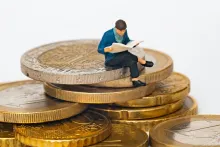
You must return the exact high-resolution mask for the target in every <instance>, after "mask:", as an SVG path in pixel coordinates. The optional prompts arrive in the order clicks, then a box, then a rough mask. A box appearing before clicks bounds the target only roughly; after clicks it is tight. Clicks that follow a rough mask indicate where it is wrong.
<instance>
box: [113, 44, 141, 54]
mask: <svg viewBox="0 0 220 147" xmlns="http://www.w3.org/2000/svg"><path fill="white" fill-rule="evenodd" d="M141 42H143V41H130V42H128V43H127V44H126V45H124V44H122V43H113V44H112V45H111V46H110V47H111V48H112V49H113V50H112V51H111V52H110V53H119V52H123V51H127V50H129V49H131V48H133V47H134V45H136V44H137V43H141Z"/></svg>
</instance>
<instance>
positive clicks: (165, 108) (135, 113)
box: [90, 99, 184, 120]
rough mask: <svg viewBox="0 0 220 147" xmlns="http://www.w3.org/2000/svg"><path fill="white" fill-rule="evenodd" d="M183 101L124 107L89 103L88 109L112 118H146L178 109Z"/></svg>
mask: <svg viewBox="0 0 220 147" xmlns="http://www.w3.org/2000/svg"><path fill="white" fill-rule="evenodd" d="M183 103H184V99H182V100H179V101H177V102H174V103H171V104H167V105H162V106H157V107H150V108H124V107H119V106H110V105H91V106H90V109H92V110H94V111H97V112H100V113H103V114H105V115H106V116H108V117H109V118H111V119H113V120H115V119H116V120H118V119H124V120H135V119H148V118H155V117H160V116H164V115H167V114H170V113H173V112H175V111H177V110H179V109H180V108H181V107H182V106H183Z"/></svg>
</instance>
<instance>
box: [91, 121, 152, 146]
mask: <svg viewBox="0 0 220 147" xmlns="http://www.w3.org/2000/svg"><path fill="white" fill-rule="evenodd" d="M147 145H148V135H147V133H145V132H144V131H142V130H141V129H137V128H135V127H133V126H130V125H119V124H113V125H112V133H111V135H110V136H109V137H108V138H107V139H106V140H104V141H102V142H100V143H98V144H95V145H93V146H91V147H146V146H147Z"/></svg>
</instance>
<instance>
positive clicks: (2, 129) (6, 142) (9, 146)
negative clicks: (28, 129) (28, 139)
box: [0, 123, 25, 147]
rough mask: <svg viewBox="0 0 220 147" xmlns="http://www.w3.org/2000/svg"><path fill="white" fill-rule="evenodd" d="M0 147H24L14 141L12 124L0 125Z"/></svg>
mask: <svg viewBox="0 0 220 147" xmlns="http://www.w3.org/2000/svg"><path fill="white" fill-rule="evenodd" d="M0 147H25V145H22V144H21V143H20V142H19V141H17V140H16V139H15V134H14V131H13V124H10V123H0Z"/></svg>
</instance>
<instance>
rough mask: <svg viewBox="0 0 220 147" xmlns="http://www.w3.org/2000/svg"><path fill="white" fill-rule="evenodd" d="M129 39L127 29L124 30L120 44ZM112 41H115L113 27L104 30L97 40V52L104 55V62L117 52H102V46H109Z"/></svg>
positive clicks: (125, 42)
mask: <svg viewBox="0 0 220 147" xmlns="http://www.w3.org/2000/svg"><path fill="white" fill-rule="evenodd" d="M129 41H130V39H129V37H128V34H127V30H126V31H125V33H124V35H123V39H122V42H121V43H122V44H127V43H128V42H129ZM112 43H117V41H116V39H115V34H114V28H112V29H110V30H108V31H106V32H105V33H104V35H103V36H102V39H101V41H100V42H99V45H98V52H99V53H101V54H103V55H105V63H106V62H107V61H109V60H111V59H112V58H113V57H114V56H115V55H116V54H117V53H109V52H104V48H105V47H107V46H111V45H112Z"/></svg>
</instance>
